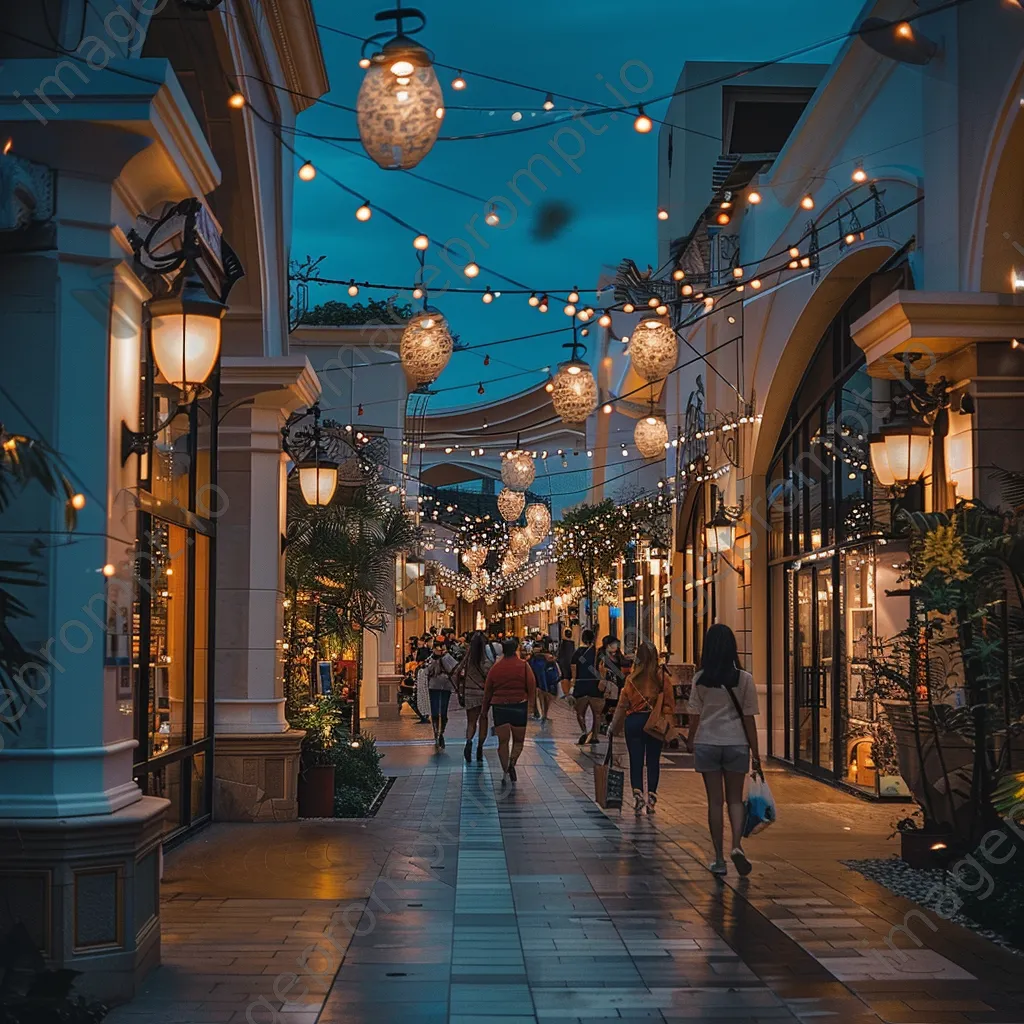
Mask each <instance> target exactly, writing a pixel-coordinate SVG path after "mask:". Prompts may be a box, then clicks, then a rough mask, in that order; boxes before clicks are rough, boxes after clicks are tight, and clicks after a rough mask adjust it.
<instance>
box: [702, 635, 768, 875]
mask: <svg viewBox="0 0 1024 1024" xmlns="http://www.w3.org/2000/svg"><path fill="white" fill-rule="evenodd" d="M687 710H688V711H689V714H690V732H689V735H688V737H687V741H686V742H687V746H688V747H689V748H690V750H692V751H693V766H694V768H695V769H696V770H697V771H698V772H700V773H701V775H703V777H704V789H705V791H706V792H707V797H708V829H709V830H710V832H711V842H712V843H713V844H714V847H715V859H714V861H713V862H712V864H711V865H710V867H711V872H712V874H715V875H724V874H725V873H726V872H727V870H728V868H727V866H726V863H725V856H724V854H723V849H722V828H723V824H724V823H723V814H722V812H723V804H728V807H729V823H730V825H731V826H732V852H731V857H732V862H733V864H735V865H736V870H737V871H738V872H739V873H740V874H741V875H749V874H750V870H751V868H750V861H749V860H747V856H746V854H745V853H744V852H743V821H744V817H745V811H744V807H743V782H744V776H745V775H746V774H747V770H748V768H749V767H750V762H751V754H753V768H754V772H755V773H756V774H758V775H760V776H761V777H762V778H764V775H763V773H762V771H761V759H760V757H759V756H758V753H757V727H756V726H755V725H754V716H755V715H756V714H757V691H756V690H755V689H754V679H753V677H752V676H751V675H750V673H749V672H744V671H743V670H742V669H741V668H740V661H739V654H738V653H737V650H736V637H735V636H734V635H733V632H732V630H731V629H730V628H729V627H728V626H726V625H723V624H722V623H716V624H715V625H713V626H712V627H711V628H710V629H709V630H708V631H707V634H706V635H705V637H704V646H703V648H702V649H701V657H700V671H699V672H697V674H696V675H695V676H694V677H693V689H692V690H691V692H690V704H689V707H688V709H687ZM723 783H724V787H725V796H724V800H723V794H722V787H723Z"/></svg>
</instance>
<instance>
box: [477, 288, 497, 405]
mask: <svg viewBox="0 0 1024 1024" xmlns="http://www.w3.org/2000/svg"><path fill="white" fill-rule="evenodd" d="M480 300H481V301H482V302H484V303H486V304H487V305H490V304H491V303H492V302H493V301H494V292H492V291H491V286H490V285H488V286H487V291H485V292H484V293H483V295H481V296H480ZM481 393H482V392H481Z"/></svg>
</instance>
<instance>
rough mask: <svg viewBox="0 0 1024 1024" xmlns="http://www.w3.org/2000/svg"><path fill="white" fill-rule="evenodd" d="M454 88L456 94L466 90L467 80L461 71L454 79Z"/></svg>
mask: <svg viewBox="0 0 1024 1024" xmlns="http://www.w3.org/2000/svg"><path fill="white" fill-rule="evenodd" d="M452 88H453V89H454V90H455V91H456V92H462V90H463V89H465V88H466V80H465V79H464V78H463V77H462V72H461V71H459V72H457V73H456V75H455V77H454V78H453V79H452Z"/></svg>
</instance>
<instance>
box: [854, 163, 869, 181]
mask: <svg viewBox="0 0 1024 1024" xmlns="http://www.w3.org/2000/svg"><path fill="white" fill-rule="evenodd" d="M850 177H851V178H852V179H853V180H854V181H855V182H857V184H858V185H859V184H860V183H861V182H863V181H867V180H868V172H867V171H865V170H864V168H863V167H861V165H860V164H857V166H856V167H855V168H854V169H853V174H851V175H850Z"/></svg>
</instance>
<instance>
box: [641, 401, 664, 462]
mask: <svg viewBox="0 0 1024 1024" xmlns="http://www.w3.org/2000/svg"><path fill="white" fill-rule="evenodd" d="M633 443H634V444H635V445H636V447H637V451H638V452H640V454H641V455H642V456H643V457H644V458H645V459H656V458H658V457H659V456H661V457H662V458H664V456H665V448H666V446H667V444H668V424H667V423H666V422H665V421H664V420H663V419H662V418H661V417H660V416H655V415H654V413H653V412H652V413H651V414H650V415H649V416H645V417H644V418H643V419H639V420H637V421H636V427H634V429H633Z"/></svg>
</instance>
